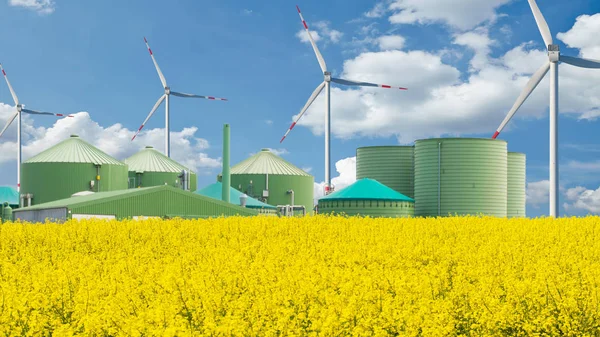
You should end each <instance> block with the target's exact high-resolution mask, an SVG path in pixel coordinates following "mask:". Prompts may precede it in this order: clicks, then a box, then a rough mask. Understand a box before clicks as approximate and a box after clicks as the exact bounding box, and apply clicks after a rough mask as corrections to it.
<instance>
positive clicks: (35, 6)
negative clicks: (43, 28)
mask: <svg viewBox="0 0 600 337" xmlns="http://www.w3.org/2000/svg"><path fill="white" fill-rule="evenodd" d="M8 4H9V5H10V6H15V7H23V8H27V9H29V10H32V11H35V12H38V13H39V14H51V13H53V12H54V10H55V8H56V7H55V4H54V1H52V0H8Z"/></svg>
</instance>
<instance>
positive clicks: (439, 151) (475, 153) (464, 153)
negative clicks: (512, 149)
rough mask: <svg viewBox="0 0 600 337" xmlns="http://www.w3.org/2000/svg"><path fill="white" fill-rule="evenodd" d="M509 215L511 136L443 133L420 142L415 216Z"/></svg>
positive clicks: (417, 142) (416, 167) (416, 144)
mask: <svg viewBox="0 0 600 337" xmlns="http://www.w3.org/2000/svg"><path fill="white" fill-rule="evenodd" d="M449 214H450V215H455V214H458V215H467V214H471V215H478V214H484V215H491V216H498V217H506V214H507V151H506V141H503V140H496V139H483V138H438V139H424V140H417V141H416V142H415V215H416V216H447V215H449Z"/></svg>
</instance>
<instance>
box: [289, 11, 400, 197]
mask: <svg viewBox="0 0 600 337" xmlns="http://www.w3.org/2000/svg"><path fill="white" fill-rule="evenodd" d="M296 9H297V10H298V14H299V15H300V20H302V24H303V25H304V29H305V30H306V34H308V39H309V40H310V44H311V45H312V47H313V50H314V51H315V55H316V56H317V61H319V65H320V66H321V70H322V71H323V75H324V81H323V82H322V83H321V84H319V86H318V87H317V88H316V89H315V91H314V92H313V93H312V95H311V96H310V98H309V99H308V102H306V104H305V105H304V107H303V108H302V110H300V114H299V115H298V117H297V118H296V121H294V122H293V123H292V125H291V126H290V127H289V129H288V130H287V132H286V133H285V135H284V136H283V138H281V140H280V141H279V143H281V142H283V140H284V139H285V137H287V135H288V134H289V133H290V131H292V129H293V128H294V126H296V123H297V122H298V121H299V120H300V118H302V115H304V113H305V112H306V110H307V109H308V108H309V107H310V105H311V104H312V102H313V101H314V100H315V99H316V98H317V96H318V95H319V93H321V91H322V90H323V87H325V107H326V108H325V194H329V193H330V192H331V191H332V190H331V177H330V169H331V161H330V156H329V152H330V149H331V147H330V142H329V138H330V132H331V127H330V126H331V125H330V124H331V104H330V96H331V82H335V83H338V84H342V85H349V86H362V87H379V88H387V89H392V88H393V89H400V90H407V89H406V88H401V87H392V86H389V85H385V84H375V83H368V82H357V81H351V80H346V79H340V78H334V77H331V72H329V71H328V70H327V65H326V64H325V60H324V59H323V56H321V53H320V52H319V48H317V45H316V44H315V41H314V40H313V38H312V35H311V34H310V31H309V30H308V25H307V24H306V21H304V17H303V16H302V12H300V7H298V6H296Z"/></svg>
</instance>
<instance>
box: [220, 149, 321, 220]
mask: <svg viewBox="0 0 600 337" xmlns="http://www.w3.org/2000/svg"><path fill="white" fill-rule="evenodd" d="M230 173H231V186H232V187H233V188H236V189H238V190H239V191H241V192H243V193H245V194H246V195H248V196H250V197H252V198H255V199H258V200H260V201H263V202H265V203H267V204H269V205H273V206H279V205H295V206H299V205H302V206H304V207H305V209H306V213H307V214H312V212H313V207H314V201H313V195H314V181H315V179H314V178H313V176H311V175H310V174H308V173H306V172H304V171H303V170H301V169H299V168H297V167H296V166H294V165H292V164H290V163H289V162H287V161H286V160H284V159H282V158H281V157H278V156H276V155H275V154H274V153H272V152H271V151H270V150H269V149H262V150H261V151H260V152H259V153H257V154H255V155H253V156H251V157H250V158H247V159H246V160H244V161H242V162H240V163H238V164H237V165H235V166H233V167H232V168H231V170H230Z"/></svg>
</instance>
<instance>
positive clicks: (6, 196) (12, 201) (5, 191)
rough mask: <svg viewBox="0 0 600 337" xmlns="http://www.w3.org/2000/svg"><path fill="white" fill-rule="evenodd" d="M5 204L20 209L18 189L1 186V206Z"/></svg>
mask: <svg viewBox="0 0 600 337" xmlns="http://www.w3.org/2000/svg"><path fill="white" fill-rule="evenodd" d="M4 203H8V205H9V206H10V207H11V208H16V207H19V192H17V189H16V188H13V187H9V186H0V205H4ZM0 207H1V206H0Z"/></svg>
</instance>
